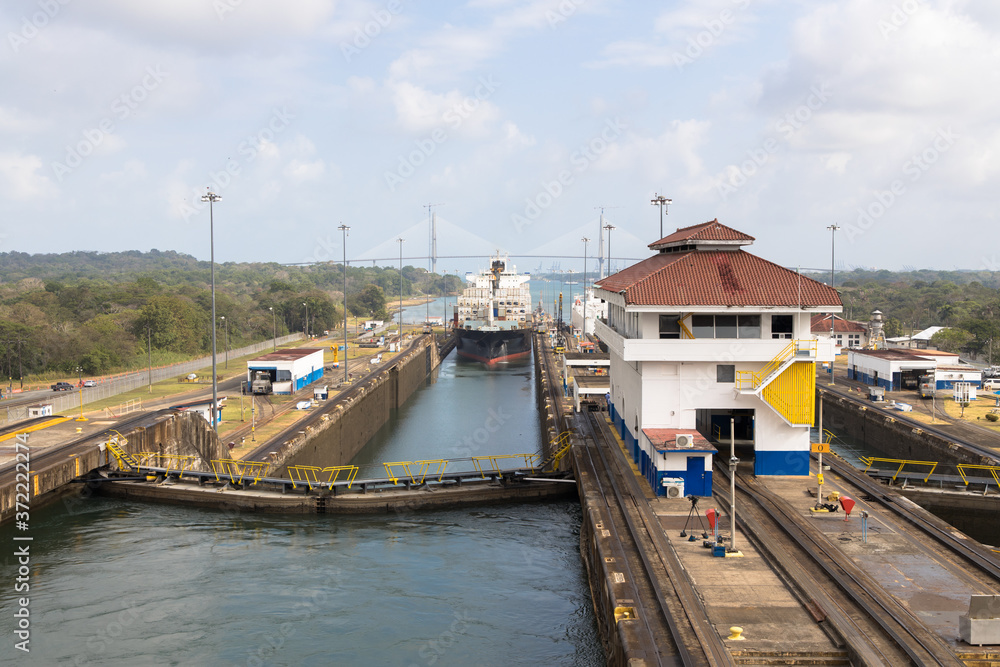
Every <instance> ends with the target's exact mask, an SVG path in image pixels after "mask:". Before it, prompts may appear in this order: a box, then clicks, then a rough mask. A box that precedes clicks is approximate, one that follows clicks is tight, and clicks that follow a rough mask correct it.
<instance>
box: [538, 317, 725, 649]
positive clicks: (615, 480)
mask: <svg viewBox="0 0 1000 667" xmlns="http://www.w3.org/2000/svg"><path fill="white" fill-rule="evenodd" d="M541 340H542V338H541V337H540V336H539V337H536V339H535V341H536V346H535V353H536V354H539V355H541V356H542V369H543V372H544V373H546V374H547V376H548V378H549V380H550V381H549V382H548V390H549V398H550V404H551V406H552V409H553V410H555V411H556V422H557V423H558V424H559V425H560V426H563V427H565V426H567V425H568V424H567V421H568V420H567V415H565V414H564V413H563V409H562V396H561V394H560V392H559V391H558V389H557V386H558V385H557V383H556V382H554V381H553V377H554V376H553V374H552V372H551V364H552V358H551V354H550V353H549V352H548V351H547V350H545V349H544V344H540V341H541ZM584 415H585V416H584V417H582V418H579V419H578V420H576V425H577V427H578V434H579V436H580V439H581V440H582V442H583V446H577V447H576V448H575V449H576V450H577V465H578V470H577V474H579V475H583V476H585V477H586V478H587V479H589V480H591V481H592V483H593V484H594V485H595V486H596V488H597V491H598V493H599V496H600V497H602V498H603V499H604V502H599V503H597V504H596V508H597V510H598V511H599V512H600V515H601V518H602V520H601V525H602V527H603V530H606V531H608V533H609V537H610V538H611V542H610V545H611V546H610V553H612V554H613V556H612V557H613V558H614V559H615V569H616V570H618V571H621V572H622V574H623V575H624V579H625V585H626V586H627V591H628V593H627V595H628V596H630V599H632V600H634V601H635V603H636V606H638V607H639V608H640V611H639V616H640V619H641V624H640V625H639V627H638V631H637V632H635V634H634V636H633V637H631V638H630V639H631V640H632V643H631V644H630V649H631V650H632V653H631V654H630V655H632V656H633V657H638V656H642V657H645V658H646V659H647V660H648V661H649V662H650V664H657V665H685V666H692V667H693V666H698V667H701V666H707V665H711V666H714V665H733V664H735V663H734V661H733V658H732V656H731V654H730V652H729V649H728V648H727V646H726V645H725V643H724V642H723V640H722V638H721V637H720V636H719V634H718V632H717V631H716V630H715V628H714V627H712V626H711V624H710V623H709V622H708V619H707V615H706V613H705V609H704V607H703V605H702V602H701V598H700V597H699V596H698V594H697V593H696V592H695V590H694V587H693V586H692V585H691V583H690V581H689V579H688V577H687V576H686V574H685V573H684V572H683V569H682V567H681V564H680V561H679V560H678V558H677V555H676V554H675V553H674V551H673V549H672V548H671V546H670V544H669V543H668V542H667V539H666V536H665V535H664V533H663V530H662V528H661V527H660V524H659V520H658V519H657V517H656V515H655V514H654V513H653V511H652V509H651V508H650V507H649V505H648V503H647V502H646V500H645V497H644V496H643V494H642V492H641V490H640V489H639V487H638V484H637V483H636V482H635V479H634V475H633V474H632V471H631V470H630V469H625V468H623V465H622V463H621V461H620V458H621V457H620V456H617V454H616V453H615V452H613V450H612V449H611V448H612V447H615V446H616V445H614V438H613V436H612V434H611V433H610V430H609V428H608V425H607V423H606V422H605V421H604V420H603V419H602V417H601V416H600V415H599V414H597V413H584Z"/></svg>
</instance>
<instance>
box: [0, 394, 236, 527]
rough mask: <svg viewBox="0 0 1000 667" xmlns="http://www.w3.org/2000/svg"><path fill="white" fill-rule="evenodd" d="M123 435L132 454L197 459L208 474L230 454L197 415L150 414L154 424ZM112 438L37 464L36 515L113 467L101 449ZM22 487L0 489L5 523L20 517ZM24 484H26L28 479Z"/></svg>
mask: <svg viewBox="0 0 1000 667" xmlns="http://www.w3.org/2000/svg"><path fill="white" fill-rule="evenodd" d="M121 434H122V435H123V436H124V437H125V439H126V440H127V443H126V445H125V450H126V451H128V452H129V453H132V454H138V453H139V452H157V453H160V454H179V455H191V454H193V455H195V456H197V457H199V459H201V460H200V461H197V462H196V463H197V466H196V467H202V468H203V469H208V465H209V464H208V461H209V460H211V459H221V458H224V456H225V453H224V452H225V451H226V450H225V448H224V447H223V446H222V443H221V442H220V441H219V439H218V438H217V437H216V435H215V432H214V431H213V430H212V427H211V426H210V425H209V423H208V422H207V421H206V420H205V419H204V418H203V417H202V416H201V415H198V414H195V413H193V412H175V411H173V410H161V411H159V412H156V413H152V414H150V415H149V417H148V420H144V421H142V422H140V423H139V424H137V425H135V426H133V427H131V428H129V429H126V430H124V431H122V432H121ZM111 435H114V434H111V433H107V432H105V433H102V434H99V435H95V436H94V437H93V438H90V439H89V440H88V441H85V442H84V443H82V444H81V445H80V446H78V447H74V448H73V451H72V453H71V454H68V455H67V456H65V457H59V458H57V460H56V461H55V462H53V463H50V462H48V461H44V462H42V461H38V462H37V464H36V463H35V462H33V463H32V465H31V475H30V480H29V487H30V492H31V507H32V509H37V508H39V507H42V506H43V505H46V504H48V503H49V502H52V501H54V500H57V499H58V498H60V497H61V496H63V495H67V494H79V493H81V492H82V491H83V490H84V486H83V485H82V484H71V483H70V482H71V481H72V480H73V479H75V478H77V477H79V476H81V475H85V474H87V473H88V472H90V471H92V470H95V469H97V468H99V467H101V466H103V465H105V464H107V463H108V462H109V460H110V461H113V457H111V455H110V453H108V452H101V451H100V445H101V443H105V442H107V441H108V439H109V437H110V436H111ZM29 442H30V441H29ZM36 452H37V450H36ZM36 452H33V455H34V456H37V455H38V454H39V453H43V452H37V453H36ZM18 481H19V480H14V481H13V482H11V483H10V484H8V485H5V486H3V487H0V523H3V522H5V521H7V520H8V519H10V518H11V517H12V516H13V515H14V511H15V509H16V502H17V492H18V491H21V492H22V493H23V490H24V489H23V487H21V488H20V489H19V488H18V487H17V482H18ZM20 481H21V483H23V479H22V480H20ZM22 502H23V496H22Z"/></svg>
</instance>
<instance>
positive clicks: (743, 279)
mask: <svg viewBox="0 0 1000 667" xmlns="http://www.w3.org/2000/svg"><path fill="white" fill-rule="evenodd" d="M753 241H754V238H753V237H752V236H749V235H747V234H744V233H743V232H740V231H737V230H735V229H732V228H730V227H727V226H725V225H723V224H721V223H719V221H718V220H713V221H711V222H707V223H704V224H700V225H694V226H692V227H686V228H684V229H678V230H677V231H676V232H675V233H673V234H671V235H669V236H667V237H665V238H663V239H660V240H659V241H657V242H656V243H653V244H651V245H650V246H649V247H650V249H652V250H654V251H656V254H655V255H653V256H652V257H650V258H648V259H646V260H643V261H641V262H639V263H638V264H635V265H633V266H630V267H628V268H626V269H625V270H623V271H620V272H618V273H616V274H614V275H611V276H608V277H607V278H604V279H603V280H600V281H598V282H597V283H596V286H595V295H596V296H598V297H599V298H601V299H604V300H605V301H607V303H608V317H607V319H606V320H598V321H597V323H596V327H595V328H596V334H597V336H598V338H600V339H601V341H602V342H603V343H604V344H606V345H607V347H608V351H609V353H610V356H611V368H610V380H611V392H610V401H609V403H610V405H609V408H610V412H611V416H612V420H613V422H614V425H615V427H616V430H617V431H618V433H619V434H620V435H621V437H622V440H623V441H624V442H625V445H626V447H627V448H628V450H629V451H630V452H631V453H632V456H633V458H634V459H635V461H636V463H637V465H639V466H640V467H642V466H646V467H647V468H649V467H651V468H652V469H653V471H654V472H653V473H652V474H651V475H649V476H648V477H649V479H650V481H651V484H652V485H653V487H654V489H655V490H656V492H657V493H659V494H664V493H665V490H664V486H663V484H664V482H663V480H664V479H665V478H671V479H677V478H678V477H679V476H680V475H679V473H680V472H681V471H683V473H684V475H685V476H686V475H687V471H688V470H690V471H691V474H692V476H694V473H695V470H698V469H699V466H703V467H702V468H701V469H702V470H711V463H710V459H709V460H706V454H708V452H707V451H706V450H707V447H696V446H695V445H697V444H698V443H700V442H705V441H707V444H712V443H714V444H715V445H716V446H719V445H720V444H721V445H725V447H726V449H727V450H728V445H729V442H730V435H731V433H732V434H733V435H734V436H735V441H736V443H737V445H740V446H741V452H744V454H743V456H746V455H747V454H748V453H749V452H750V451H752V455H753V458H754V471H755V473H756V474H758V475H808V474H809V452H810V440H809V429H810V427H811V426H812V424H813V421H814V407H815V386H816V363H817V362H831V361H833V359H834V349H833V348H834V345H833V343H832V342H831V341H830V340H829V339H827V340H825V341H819V340H817V338H816V337H815V336H814V335H813V333H812V331H811V326H810V324H811V319H812V316H813V315H814V314H816V313H820V312H824V313H830V312H840V311H841V310H842V306H841V301H840V296H839V295H838V294H837V292H836V290H834V289H833V288H831V287H829V286H827V285H824V284H823V283H821V282H818V281H816V280H813V279H811V278H808V277H806V276H803V275H801V274H800V273H797V272H796V271H792V270H789V269H786V268H784V267H781V266H778V265H777V264H773V263H772V262H769V261H767V260H765V259H761V258H759V257H756V256H755V255H751V254H750V253H748V252H746V251H744V250H743V247H744V246H747V245H750V244H751V243H752V242H753ZM731 420H732V423H734V428H733V429H732V431H731V429H730V424H731ZM649 433H655V436H654V439H655V440H656V442H655V443H654V442H652V441H651V439H650V436H649V435H648V434H649ZM664 433H676V434H677V435H678V437H681V436H684V437H682V438H681V441H680V442H679V443H675V446H674V447H670V448H667V447H665V444H666V443H665V442H664V441H663V438H662V436H663V434H664ZM691 434H700V436H701V437H698V436H697V435H694V436H693V437H688V436H690V435H691ZM689 443H690V449H692V451H691V453H690V457H691V458H692V459H695V460H692V461H690V462H687V461H685V462H684V463H685V464H684V465H680V461H679V457H680V456H681V451H682V450H683V449H685V447H682V445H688V444H689ZM668 454H669V458H670V461H669V462H668V461H667V455H668ZM692 482H693V484H692V486H701V487H702V489H704V483H703V482H701V481H700V479H699V481H697V482H696V481H695V480H694V479H692Z"/></svg>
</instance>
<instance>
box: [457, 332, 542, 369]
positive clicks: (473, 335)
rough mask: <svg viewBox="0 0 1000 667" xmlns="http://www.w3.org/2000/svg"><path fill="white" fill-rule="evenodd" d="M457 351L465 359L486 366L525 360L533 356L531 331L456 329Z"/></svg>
mask: <svg viewBox="0 0 1000 667" xmlns="http://www.w3.org/2000/svg"><path fill="white" fill-rule="evenodd" d="M455 336H456V338H457V339H458V340H457V344H456V347H455V351H456V352H457V353H458V356H460V357H462V358H464V359H471V360H473V361H479V362H482V363H484V364H488V365H489V364H497V363H500V362H504V361H514V360H516V359H525V358H527V357H528V355H530V354H531V330H530V329H509V330H506V331H479V330H476V329H456V330H455Z"/></svg>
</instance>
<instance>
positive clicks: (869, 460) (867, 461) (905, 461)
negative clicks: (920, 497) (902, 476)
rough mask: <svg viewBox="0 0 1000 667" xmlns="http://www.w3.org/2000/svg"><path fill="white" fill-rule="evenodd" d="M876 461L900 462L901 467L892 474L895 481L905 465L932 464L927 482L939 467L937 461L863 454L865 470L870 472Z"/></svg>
mask: <svg viewBox="0 0 1000 667" xmlns="http://www.w3.org/2000/svg"><path fill="white" fill-rule="evenodd" d="M876 461H878V462H880V463H892V464H896V463H898V464H899V468H898V469H897V470H896V474H895V475H893V476H892V479H893V481H895V480H896V477H897V476H899V473H901V472H903V468H904V467H905V466H907V465H921V466H930V467H931V469H930V470H929V471H928V472H927V477H924V482H925V483H926V482H927V480H928V479H930V477H931V475H933V474H934V469H935V468H937V466H938V464H937V462H936V461H913V460H910V459H882V458H878V457H877V456H862V457H861V462H862V463H864V464H865V470H864V471H865V472H868V470H869V469H870V468H871V467H872V465H873V464H874V463H875V462H876Z"/></svg>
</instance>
